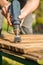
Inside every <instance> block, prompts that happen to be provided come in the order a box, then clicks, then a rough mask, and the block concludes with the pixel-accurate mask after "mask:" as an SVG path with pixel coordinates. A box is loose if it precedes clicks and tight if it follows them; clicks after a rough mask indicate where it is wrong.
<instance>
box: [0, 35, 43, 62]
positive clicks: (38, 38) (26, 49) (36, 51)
mask: <svg viewBox="0 0 43 65" xmlns="http://www.w3.org/2000/svg"><path fill="white" fill-rule="evenodd" d="M0 50H2V51H3V52H5V53H8V54H9V53H10V54H13V55H14V53H15V52H16V53H19V54H20V55H22V56H23V57H25V58H28V59H32V60H35V61H38V60H40V59H43V35H21V42H20V43H14V34H4V38H0ZM5 50H6V51H5ZM11 51H12V52H11ZM21 53H22V54H21Z"/></svg>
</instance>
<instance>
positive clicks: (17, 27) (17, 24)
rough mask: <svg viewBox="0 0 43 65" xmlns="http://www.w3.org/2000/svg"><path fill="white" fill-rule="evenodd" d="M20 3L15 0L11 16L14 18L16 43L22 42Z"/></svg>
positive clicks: (11, 6) (12, 4)
mask: <svg viewBox="0 0 43 65" xmlns="http://www.w3.org/2000/svg"><path fill="white" fill-rule="evenodd" d="M20 9H21V8H20V2H19V1H18V0H13V1H12V3H11V5H10V15H11V16H12V25H13V28H14V33H15V38H14V42H20V41H21V37H20V19H19V18H18V16H19V15H20Z"/></svg>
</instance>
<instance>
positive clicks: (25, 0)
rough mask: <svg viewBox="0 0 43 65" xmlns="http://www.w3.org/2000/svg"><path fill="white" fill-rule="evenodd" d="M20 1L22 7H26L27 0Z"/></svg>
mask: <svg viewBox="0 0 43 65" xmlns="http://www.w3.org/2000/svg"><path fill="white" fill-rule="evenodd" d="M18 1H19V2H20V6H21V9H22V8H23V7H24V5H25V4H26V2H27V0H18Z"/></svg>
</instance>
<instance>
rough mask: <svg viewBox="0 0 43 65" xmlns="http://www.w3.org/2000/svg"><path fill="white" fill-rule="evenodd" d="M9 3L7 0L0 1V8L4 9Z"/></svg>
mask: <svg viewBox="0 0 43 65" xmlns="http://www.w3.org/2000/svg"><path fill="white" fill-rule="evenodd" d="M7 3H8V1H7V0H0V6H1V7H3V6H5V5H7Z"/></svg>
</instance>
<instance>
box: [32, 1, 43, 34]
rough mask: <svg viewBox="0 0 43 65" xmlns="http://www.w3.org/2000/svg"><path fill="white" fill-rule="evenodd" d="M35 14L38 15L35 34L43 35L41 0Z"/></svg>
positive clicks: (34, 28) (42, 6) (42, 2)
mask: <svg viewBox="0 0 43 65" xmlns="http://www.w3.org/2000/svg"><path fill="white" fill-rule="evenodd" d="M34 13H35V14H36V23H34V24H33V30H34V31H33V32H34V33H43V0H40V4H39V7H38V9H37V10H36V11H35V12H34Z"/></svg>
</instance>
